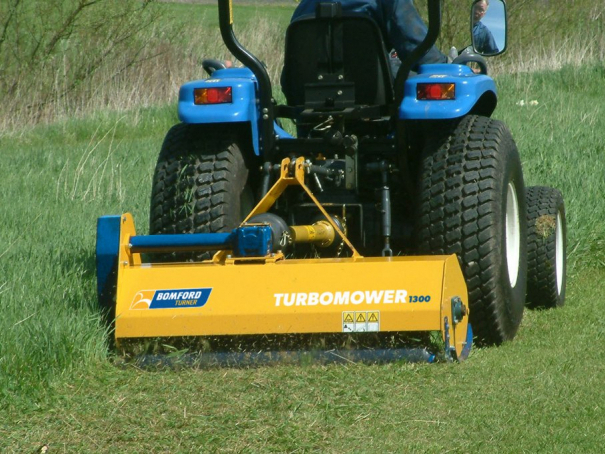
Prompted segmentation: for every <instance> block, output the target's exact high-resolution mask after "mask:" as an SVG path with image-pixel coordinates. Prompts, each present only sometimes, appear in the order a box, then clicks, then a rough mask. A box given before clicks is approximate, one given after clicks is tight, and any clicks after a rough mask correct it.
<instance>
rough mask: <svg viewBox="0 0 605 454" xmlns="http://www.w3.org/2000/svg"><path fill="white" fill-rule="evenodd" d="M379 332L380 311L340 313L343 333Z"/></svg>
mask: <svg viewBox="0 0 605 454" xmlns="http://www.w3.org/2000/svg"><path fill="white" fill-rule="evenodd" d="M377 331H380V311H355V312H353V311H347V312H343V313H342V332H343V333H364V332H377Z"/></svg>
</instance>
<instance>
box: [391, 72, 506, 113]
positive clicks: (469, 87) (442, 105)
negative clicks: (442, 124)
mask: <svg viewBox="0 0 605 454" xmlns="http://www.w3.org/2000/svg"><path fill="white" fill-rule="evenodd" d="M436 82H438V83H441V82H443V83H452V82H453V83H455V84H456V97H455V99H452V100H444V101H435V100H428V101H427V100H418V99H417V98H416V87H417V85H418V84H419V83H436ZM496 103H497V96H496V84H495V82H494V80H493V79H492V78H491V77H488V76H486V75H484V74H475V73H474V72H473V70H472V69H471V68H469V67H468V66H465V65H454V64H431V65H421V66H420V68H419V72H418V74H417V75H415V76H412V77H410V78H409V79H408V80H407V81H406V82H405V89H404V98H403V101H402V103H401V105H400V106H399V119H401V120H447V119H453V118H459V117H462V116H464V115H466V114H468V113H469V112H471V110H473V109H474V108H475V107H476V106H478V108H479V110H480V111H479V112H478V113H480V114H482V115H487V116H489V115H491V113H492V112H493V111H494V109H495V108H496Z"/></svg>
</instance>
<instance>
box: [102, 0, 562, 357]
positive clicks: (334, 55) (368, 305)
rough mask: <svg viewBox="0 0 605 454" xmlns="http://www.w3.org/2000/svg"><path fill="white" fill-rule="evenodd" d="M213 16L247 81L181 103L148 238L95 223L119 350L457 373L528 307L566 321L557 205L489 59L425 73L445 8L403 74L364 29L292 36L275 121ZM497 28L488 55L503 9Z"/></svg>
mask: <svg viewBox="0 0 605 454" xmlns="http://www.w3.org/2000/svg"><path fill="white" fill-rule="evenodd" d="M218 4H219V23H220V27H221V33H222V36H223V40H224V41H225V43H226V45H227V47H228V48H229V50H230V51H231V52H232V53H233V54H234V56H235V57H236V58H237V59H238V60H239V61H240V62H241V63H242V64H243V65H244V67H235V68H224V67H221V65H220V64H219V63H218V62H212V61H208V62H205V64H204V66H205V67H206V69H207V71H208V72H209V73H211V74H210V77H209V78H207V79H202V80H198V81H193V82H189V83H187V84H185V85H184V86H183V87H181V90H180V94H179V107H178V109H179V118H180V120H181V123H179V124H177V125H175V126H174V127H173V128H172V129H171V130H170V131H169V132H168V134H167V136H166V139H165V140H164V144H163V146H162V150H161V153H160V156H159V158H158V162H157V166H156V170H155V174H154V178H153V189H152V196H151V206H150V235H147V236H145V235H137V233H136V231H135V227H134V222H133V219H132V216H131V215H130V214H123V215H119V216H105V217H102V218H100V219H99V221H98V229H97V230H98V232H97V275H98V292H99V301H100V304H101V306H102V307H103V308H105V309H106V311H107V312H108V313H109V314H110V318H111V320H112V321H113V327H114V330H113V334H114V336H115V344H116V346H117V347H118V349H120V350H126V351H129V349H131V348H132V346H133V345H139V346H140V345H143V346H144V347H143V348H142V349H139V350H137V351H139V352H142V353H151V352H155V351H156V350H155V347H153V348H147V347H145V346H146V345H152V344H154V342H155V345H156V346H157V345H160V346H165V345H173V346H176V347H173V348H177V349H178V348H181V347H182V346H185V347H186V348H187V349H188V350H189V351H190V352H192V353H191V354H192V355H195V361H198V362H200V363H201V364H213V363H218V364H224V363H227V364H258V363H261V362H264V361H282V360H287V359H295V360H297V359H298V360H300V359H301V358H306V357H311V358H312V359H319V360H322V361H351V360H353V361H357V360H360V361H383V360H394V359H411V360H424V361H434V360H435V359H438V358H444V359H447V360H462V359H464V358H466V357H467V356H468V354H469V351H470V349H471V345H472V343H473V340H475V341H477V342H479V343H480V344H483V345H490V344H499V343H501V342H503V341H505V340H509V339H512V338H513V337H514V336H515V334H516V332H517V329H518V327H519V324H520V322H521V318H522V314H523V309H524V305H525V302H526V294H527V295H530V301H529V302H530V303H531V304H533V305H536V306H546V307H553V306H559V305H561V304H563V301H564V296H565V212H564V207H563V201H562V197H561V195H560V193H559V192H558V191H556V190H555V189H551V188H545V187H540V188H528V189H527V191H526V188H525V187H524V184H523V176H522V170H521V164H520V159H519V155H518V152H517V148H516V146H515V143H514V141H513V139H512V137H511V135H510V132H509V130H508V128H507V127H506V126H505V125H504V124H503V123H501V122H499V121H497V120H493V119H492V118H491V113H492V112H493V110H494V109H495V106H496V88H495V84H494V82H493V80H492V79H491V78H489V77H488V76H487V75H486V74H485V72H486V65H485V60H484V58H483V57H482V56H481V55H479V54H478V53H475V51H477V52H478V51H480V49H479V48H477V46H478V44H477V43H475V44H476V45H475V48H473V46H470V47H469V49H468V50H467V51H466V52H464V53H462V54H461V55H460V57H457V58H454V59H453V61H452V62H451V63H447V64H446V63H439V64H426V65H420V66H417V61H418V60H419V59H420V58H421V57H422V56H423V55H424V54H425V53H426V52H427V50H429V49H430V48H431V46H432V45H433V44H434V43H435V41H436V39H437V36H438V34H439V28H440V18H441V12H440V1H439V0H430V1H429V2H428V5H429V27H428V33H427V35H426V39H425V40H424V41H423V42H422V43H421V44H420V45H419V46H418V48H416V49H415V50H414V51H413V52H411V54H410V55H409V56H407V57H406V58H405V59H404V60H403V61H402V62H401V65H400V67H399V69H398V71H397V72H396V73H394V72H393V68H394V66H393V65H392V63H393V61H391V60H392V59H391V60H390V59H389V58H390V57H389V55H390V54H389V52H388V51H389V49H390V43H388V37H385V36H383V35H382V31H381V29H380V28H379V27H378V25H377V24H376V23H375V22H374V21H373V20H372V18H371V17H370V16H368V15H365V14H356V13H355V11H352V12H351V11H343V5H341V4H340V3H339V2H326V3H323V2H317V5H316V7H315V9H313V11H312V12H311V13H309V14H302V15H301V16H300V17H298V18H297V19H296V20H294V21H293V22H292V23H291V25H290V26H289V28H288V31H287V34H286V41H285V63H284V68H283V71H282V77H281V87H282V91H283V94H284V95H285V99H286V102H285V104H283V105H278V104H277V103H276V102H275V100H274V98H273V95H272V88H271V82H270V80H269V76H268V74H267V71H266V68H265V66H264V65H263V64H262V63H261V62H260V61H259V60H258V59H257V58H256V57H254V56H253V55H252V54H251V53H250V52H248V51H247V50H246V49H244V48H243V47H242V46H241V44H240V43H239V42H238V41H237V40H236V39H235V36H234V33H233V28H232V25H233V12H232V7H231V2H230V1H228V0H219V2H218ZM473 7H474V5H473ZM489 11H492V12H493V14H494V15H493V16H492V17H491V18H490V21H489V22H488V23H490V24H492V26H495V24H499V26H498V30H500V33H499V34H498V35H497V37H496V41H498V43H497V44H498V46H499V50H497V51H496V52H494V51H489V52H488V53H490V52H491V53H492V54H494V55H495V54H498V53H500V52H502V51H503V50H504V49H505V47H506V36H505V34H504V32H503V30H504V31H505V30H506V27H505V22H506V9H505V4H504V2H498V1H492V2H491V4H490V9H489ZM473 17H474V15H473V14H472V13H471V20H473ZM309 43H311V44H309ZM313 43H314V44H313ZM385 43H386V44H385ZM475 63H476V64H477V65H478V66H477V68H478V69H475V70H472V69H470V68H469V66H468V65H469V64H475ZM412 69H413V70H414V72H412V71H411V70H412ZM286 122H290V124H292V127H291V128H290V129H292V130H293V131H294V130H295V132H290V133H289V132H287V131H286V130H285V129H284V127H283V126H284V124H285V123H286ZM538 218H540V219H542V220H543V219H546V218H548V219H547V220H549V225H550V226H551V228H550V230H548V232H547V234H546V235H538V234H537V230H536V228H535V225H537V219H538ZM540 222H542V221H540ZM528 251H529V254H530V259H531V260H532V263H533V265H532V266H531V267H529V269H528V265H527V263H528ZM471 324H472V326H473V329H471ZM473 330H474V332H473ZM156 341H158V342H156ZM194 346H195V347H194ZM168 351H170V350H168ZM193 351H195V353H193Z"/></svg>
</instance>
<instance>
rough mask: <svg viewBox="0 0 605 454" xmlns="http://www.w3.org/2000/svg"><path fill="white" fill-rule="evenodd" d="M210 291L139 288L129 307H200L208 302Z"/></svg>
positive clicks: (200, 289) (201, 289)
mask: <svg viewBox="0 0 605 454" xmlns="http://www.w3.org/2000/svg"><path fill="white" fill-rule="evenodd" d="M211 292H212V288H192V289H177V290H141V291H139V292H137V293H136V294H135V295H134V298H133V300H132V304H131V305H130V309H135V310H137V309H143V310H145V309H175V308H176V309H180V308H187V307H202V306H204V305H205V304H206V303H207V302H208V298H209V297H210V293H211Z"/></svg>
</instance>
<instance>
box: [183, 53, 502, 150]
mask: <svg viewBox="0 0 605 454" xmlns="http://www.w3.org/2000/svg"><path fill="white" fill-rule="evenodd" d="M436 80H438V81H439V82H443V83H450V82H451V83H454V84H455V87H456V88H455V91H456V97H455V99H452V100H443V101H436V100H419V99H417V86H418V84H422V83H432V82H435V81H436ZM225 86H230V87H232V89H233V102H232V103H225V104H210V105H195V104H194V100H193V90H194V89H195V88H210V87H225ZM258 89H259V86H258V83H257V80H256V77H255V76H254V74H253V73H252V71H251V70H250V69H248V68H229V69H221V70H218V71H216V72H215V73H214V74H212V76H211V77H210V78H208V79H202V80H196V81H192V82H188V83H186V84H184V85H183V86H182V87H181V89H180V92H179V103H178V114H179V119H180V120H181V121H182V122H183V123H189V124H230V123H238V124H242V123H244V124H247V125H248V126H247V127H248V128H249V130H250V133H251V137H252V146H253V149H254V153H255V155H256V156H259V155H260V153H261V144H260V131H259V125H260V121H261V120H260V118H261V116H262V112H261V109H260V107H259V105H258V103H257V102H256V100H257V99H258ZM496 104H497V94H496V84H495V83H494V80H493V79H492V78H491V77H489V76H487V75H484V74H476V73H475V72H473V71H472V70H471V69H470V68H469V67H468V66H465V65H457V64H434V65H422V66H421V67H420V70H419V72H418V74H417V75H414V76H412V77H410V78H409V79H408V80H406V81H405V88H404V98H403V101H402V102H401V104H400V106H399V109H398V118H399V119H400V120H449V119H454V118H460V117H463V116H465V115H467V114H469V113H471V112H472V113H479V114H481V115H484V116H489V115H491V113H492V112H493V111H494V109H495V108H496ZM274 132H275V135H276V136H278V137H279V138H280V139H288V138H293V136H291V135H290V134H289V133H287V132H286V131H284V130H283V129H282V128H281V127H280V126H278V125H277V124H275V125H274Z"/></svg>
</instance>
